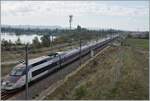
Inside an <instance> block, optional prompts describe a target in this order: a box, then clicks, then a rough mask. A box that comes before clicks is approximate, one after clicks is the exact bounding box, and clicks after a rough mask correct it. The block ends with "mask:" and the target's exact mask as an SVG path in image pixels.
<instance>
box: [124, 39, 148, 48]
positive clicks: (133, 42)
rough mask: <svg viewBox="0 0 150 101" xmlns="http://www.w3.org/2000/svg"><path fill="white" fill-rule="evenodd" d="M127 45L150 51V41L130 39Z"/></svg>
mask: <svg viewBox="0 0 150 101" xmlns="http://www.w3.org/2000/svg"><path fill="white" fill-rule="evenodd" d="M126 43H127V44H128V45H130V46H132V47H137V48H142V49H147V50H148V49H149V40H148V39H133V38H128V39H127V40H126Z"/></svg>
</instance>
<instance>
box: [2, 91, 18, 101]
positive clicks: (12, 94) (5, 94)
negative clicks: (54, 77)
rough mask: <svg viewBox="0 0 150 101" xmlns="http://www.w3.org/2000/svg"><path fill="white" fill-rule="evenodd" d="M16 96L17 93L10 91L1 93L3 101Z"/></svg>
mask: <svg viewBox="0 0 150 101" xmlns="http://www.w3.org/2000/svg"><path fill="white" fill-rule="evenodd" d="M14 95H15V92H10V91H5V90H2V91H1V100H7V99H8V98H10V97H12V96H14Z"/></svg>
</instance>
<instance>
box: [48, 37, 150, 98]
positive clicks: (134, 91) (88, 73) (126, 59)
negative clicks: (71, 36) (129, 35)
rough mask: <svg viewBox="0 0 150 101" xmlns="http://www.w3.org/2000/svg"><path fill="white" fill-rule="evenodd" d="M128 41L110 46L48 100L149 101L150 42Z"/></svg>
mask: <svg viewBox="0 0 150 101" xmlns="http://www.w3.org/2000/svg"><path fill="white" fill-rule="evenodd" d="M125 42H128V43H131V42H132V44H130V45H125V46H117V47H110V48H109V49H107V50H106V51H105V52H104V53H102V54H101V55H99V56H97V57H96V58H95V59H94V60H93V61H92V62H90V63H88V64H87V65H86V66H85V67H83V68H82V69H81V70H80V71H78V72H77V73H76V74H75V75H72V76H70V77H69V78H68V79H67V81H65V82H64V84H63V85H61V86H60V87H58V88H57V89H56V90H55V91H54V92H53V93H51V94H50V95H49V96H47V97H46V98H45V99H47V100H51V99H57V100H58V99H71V100H72V99H78V100H92V99H93V100H141V99H142V100H148V99H149V59H148V50H147V49H148V40H144V39H127V40H126V41H125ZM133 47H136V48H133ZM143 49H144V50H143ZM145 49H146V50H145ZM143 51H144V52H143Z"/></svg>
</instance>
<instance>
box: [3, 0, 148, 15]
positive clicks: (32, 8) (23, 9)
mask: <svg viewBox="0 0 150 101" xmlns="http://www.w3.org/2000/svg"><path fill="white" fill-rule="evenodd" d="M1 8H2V12H1V13H2V15H5V16H24V15H29V14H30V15H37V14H38V13H39V14H41V13H42V14H43V15H44V14H45V15H48V14H51V15H57V16H62V15H69V14H74V15H75V16H82V15H88V14H95V15H101V16H147V15H148V7H134V6H133V7H126V6H119V5H110V4H109V5H108V4H107V3H101V2H100V1H95V2H94V1H2V7H1Z"/></svg>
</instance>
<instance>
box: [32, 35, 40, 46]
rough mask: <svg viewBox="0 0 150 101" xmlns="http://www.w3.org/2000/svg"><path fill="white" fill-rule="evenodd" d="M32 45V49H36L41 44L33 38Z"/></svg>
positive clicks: (36, 38)
mask: <svg viewBox="0 0 150 101" xmlns="http://www.w3.org/2000/svg"><path fill="white" fill-rule="evenodd" d="M32 45H33V47H36V48H38V47H40V46H41V43H40V41H39V39H38V37H35V38H34V39H33V40H32Z"/></svg>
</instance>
